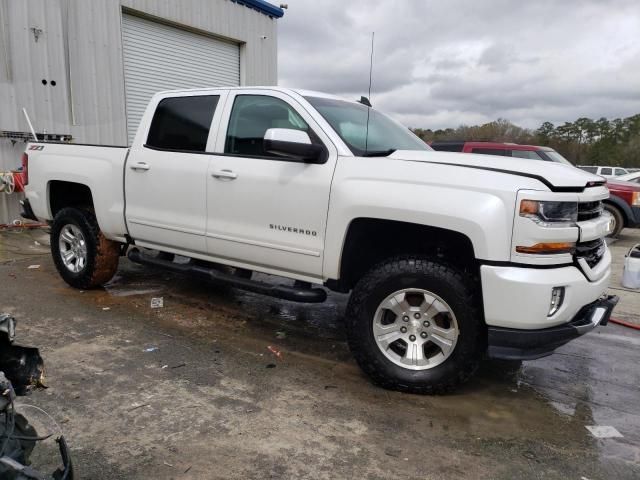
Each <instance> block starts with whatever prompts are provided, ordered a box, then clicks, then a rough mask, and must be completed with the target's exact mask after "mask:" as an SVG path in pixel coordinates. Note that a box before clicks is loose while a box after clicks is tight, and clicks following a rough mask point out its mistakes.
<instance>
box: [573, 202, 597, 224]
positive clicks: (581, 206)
mask: <svg viewBox="0 0 640 480" xmlns="http://www.w3.org/2000/svg"><path fill="white" fill-rule="evenodd" d="M600 215H602V202H601V201H600V200H598V201H595V202H581V203H578V221H579V222H584V221H585V220H592V219H594V218H598V217H599V216H600Z"/></svg>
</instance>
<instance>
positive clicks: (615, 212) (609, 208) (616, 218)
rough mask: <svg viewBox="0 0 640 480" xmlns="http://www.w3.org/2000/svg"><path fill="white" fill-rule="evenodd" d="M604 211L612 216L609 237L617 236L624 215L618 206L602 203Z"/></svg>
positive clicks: (622, 223) (621, 226)
mask: <svg viewBox="0 0 640 480" xmlns="http://www.w3.org/2000/svg"><path fill="white" fill-rule="evenodd" d="M604 209H605V212H606V213H608V214H609V215H611V216H612V217H613V220H612V221H613V225H612V228H611V233H610V234H609V235H608V236H609V237H617V236H618V235H619V234H620V232H621V231H622V229H623V228H624V217H623V216H622V212H621V211H620V209H619V208H617V207H614V206H613V205H610V204H608V203H605V204H604Z"/></svg>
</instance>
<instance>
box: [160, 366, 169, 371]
mask: <svg viewBox="0 0 640 480" xmlns="http://www.w3.org/2000/svg"><path fill="white" fill-rule="evenodd" d="M160 368H162V369H163V370H164V369H165V368H169V365H162V367H160Z"/></svg>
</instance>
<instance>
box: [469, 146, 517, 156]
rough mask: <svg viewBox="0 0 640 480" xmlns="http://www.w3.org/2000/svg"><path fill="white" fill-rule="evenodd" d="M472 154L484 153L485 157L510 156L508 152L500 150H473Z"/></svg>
mask: <svg viewBox="0 0 640 480" xmlns="http://www.w3.org/2000/svg"><path fill="white" fill-rule="evenodd" d="M471 153H482V154H483V155H501V156H505V157H506V156H508V154H507V150H502V149H499V148H473V149H471Z"/></svg>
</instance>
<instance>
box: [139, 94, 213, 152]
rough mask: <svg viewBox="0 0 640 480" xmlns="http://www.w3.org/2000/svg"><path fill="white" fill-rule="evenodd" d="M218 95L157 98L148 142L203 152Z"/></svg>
mask: <svg viewBox="0 0 640 480" xmlns="http://www.w3.org/2000/svg"><path fill="white" fill-rule="evenodd" d="M219 99H220V97H219V96H218V95H206V96H194V97H174V98H165V99H163V100H161V101H160V103H159V104H158V107H157V108H156V112H155V113H154V115H153V120H152V121H151V127H150V128H149V136H148V137H147V145H148V146H150V147H154V148H161V149H163V150H183V151H188V152H204V151H205V149H206V147H207V138H209V128H210V127H211V120H212V119H213V113H214V112H215V110H216V106H217V105H218V100H219Z"/></svg>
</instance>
